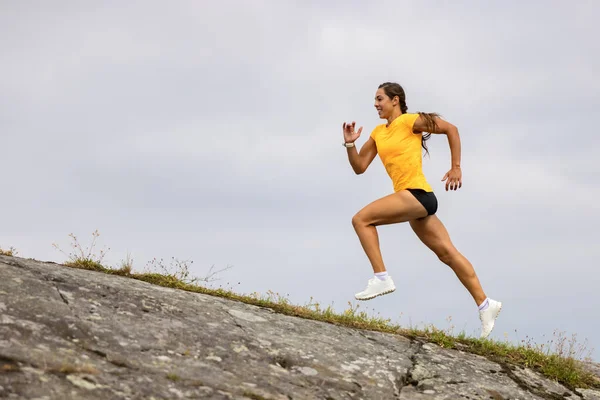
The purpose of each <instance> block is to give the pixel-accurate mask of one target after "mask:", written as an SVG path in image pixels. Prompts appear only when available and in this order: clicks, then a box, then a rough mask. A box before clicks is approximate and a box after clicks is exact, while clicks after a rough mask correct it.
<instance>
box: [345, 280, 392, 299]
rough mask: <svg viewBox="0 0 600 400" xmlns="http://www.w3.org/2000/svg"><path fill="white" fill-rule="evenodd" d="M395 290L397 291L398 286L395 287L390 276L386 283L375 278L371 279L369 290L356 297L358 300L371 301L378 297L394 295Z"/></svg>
mask: <svg viewBox="0 0 600 400" xmlns="http://www.w3.org/2000/svg"><path fill="white" fill-rule="evenodd" d="M394 290H396V285H394V281H393V280H392V277H391V276H389V275H388V276H387V277H386V278H385V280H384V281H382V280H381V279H379V278H378V277H376V276H374V277H372V278H371V279H369V283H368V284H367V288H366V289H365V290H363V291H362V292H358V293H356V294H355V295H354V297H355V298H356V300H370V299H372V298H375V297H377V296H381V295H384V294H388V293H392V292H393V291H394Z"/></svg>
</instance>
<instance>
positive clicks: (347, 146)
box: [343, 142, 354, 148]
mask: <svg viewBox="0 0 600 400" xmlns="http://www.w3.org/2000/svg"><path fill="white" fill-rule="evenodd" d="M343 146H344V147H346V148H350V147H354V142H352V143H344V145H343Z"/></svg>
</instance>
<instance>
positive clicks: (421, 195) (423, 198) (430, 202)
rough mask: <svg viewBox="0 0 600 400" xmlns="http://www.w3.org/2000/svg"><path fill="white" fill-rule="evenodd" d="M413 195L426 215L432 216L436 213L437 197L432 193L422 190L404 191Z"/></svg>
mask: <svg viewBox="0 0 600 400" xmlns="http://www.w3.org/2000/svg"><path fill="white" fill-rule="evenodd" d="M406 190H408V191H409V192H411V193H412V194H413V196H415V197H416V198H417V200H419V203H421V204H423V207H425V209H426V210H427V215H433V214H435V213H436V211H437V208H438V201H437V197H435V194H433V192H426V191H424V190H423V189H406Z"/></svg>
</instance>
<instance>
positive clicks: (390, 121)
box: [386, 109, 402, 126]
mask: <svg viewBox="0 0 600 400" xmlns="http://www.w3.org/2000/svg"><path fill="white" fill-rule="evenodd" d="M401 115H402V111H400V109H394V112H393V113H392V115H390V116H389V117H388V119H387V121H388V123H387V125H386V126H390V124H391V123H392V121H393V120H395V119H396V118H398V117H399V116H401Z"/></svg>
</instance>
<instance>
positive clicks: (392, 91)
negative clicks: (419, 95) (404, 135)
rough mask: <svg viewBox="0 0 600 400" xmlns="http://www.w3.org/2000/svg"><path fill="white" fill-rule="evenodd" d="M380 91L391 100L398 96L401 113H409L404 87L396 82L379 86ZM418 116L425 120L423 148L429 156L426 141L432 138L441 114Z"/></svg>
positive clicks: (420, 113)
mask: <svg viewBox="0 0 600 400" xmlns="http://www.w3.org/2000/svg"><path fill="white" fill-rule="evenodd" d="M379 89H383V91H384V92H385V94H386V95H387V96H388V97H389V98H390V99H393V98H394V97H396V96H397V97H398V101H399V102H400V111H402V114H406V113H407V111H408V107H407V106H406V94H405V93H404V89H403V88H402V86H400V85H399V84H397V83H395V82H385V83H382V84H381V85H379ZM417 114H419V115H420V116H421V118H423V120H424V121H425V126H426V132H423V136H421V146H423V148H424V149H425V152H426V153H427V154H429V150H428V149H427V146H426V145H425V141H426V140H428V139H429V138H430V137H431V133H430V132H431V131H435V130H436V128H437V123H436V122H435V117H439V114H437V113H424V112H420V111H419V112H417Z"/></svg>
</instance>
